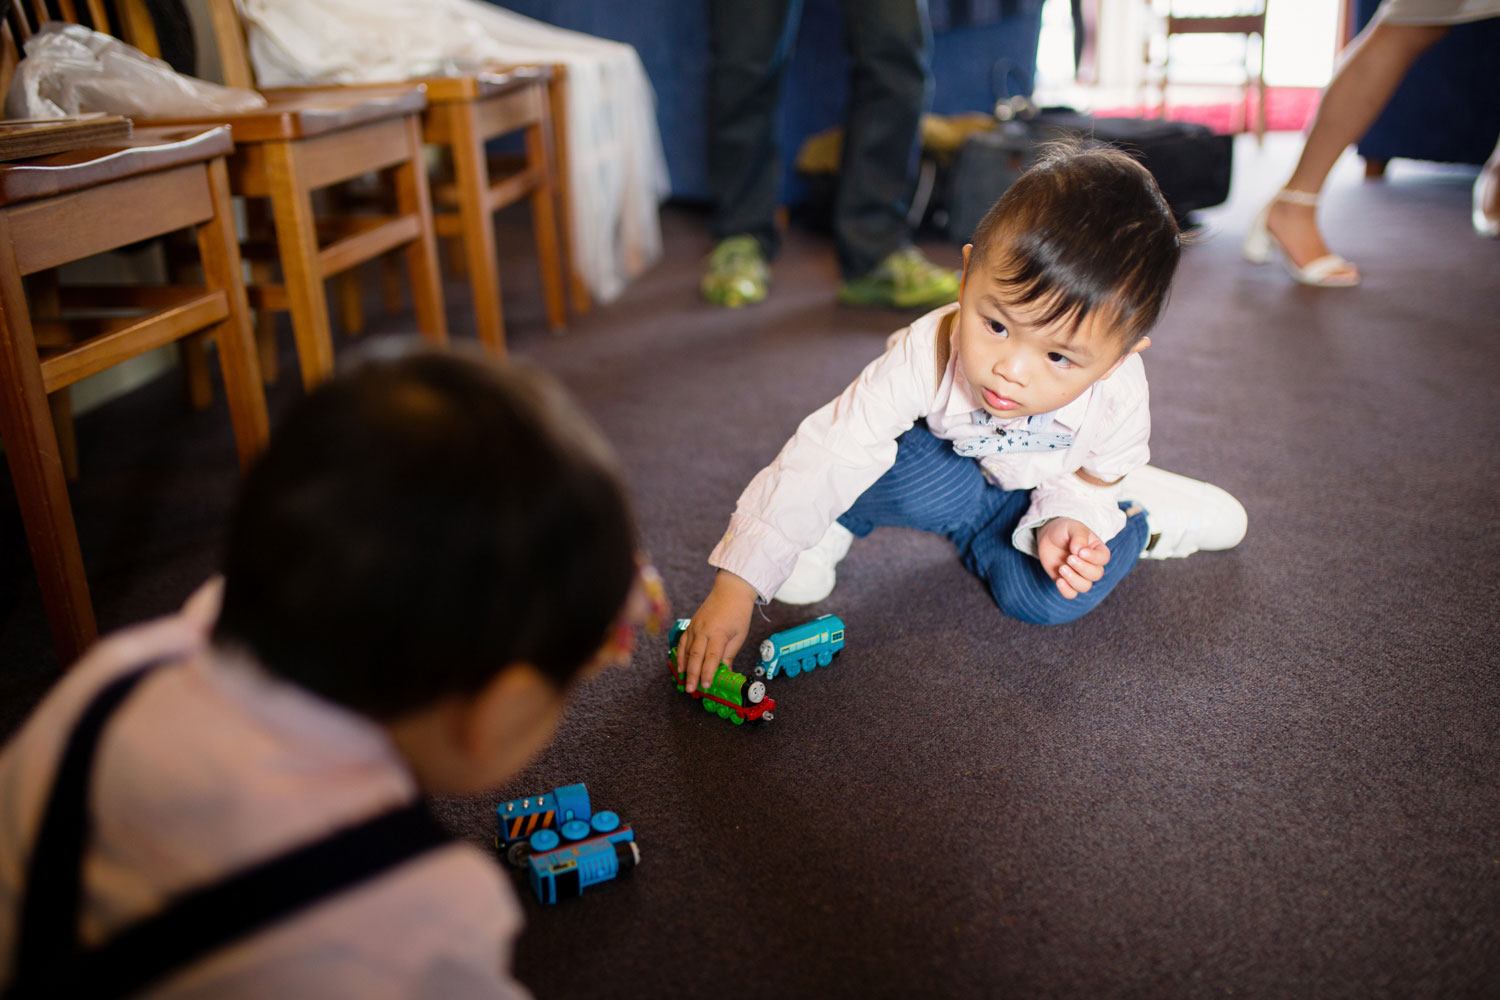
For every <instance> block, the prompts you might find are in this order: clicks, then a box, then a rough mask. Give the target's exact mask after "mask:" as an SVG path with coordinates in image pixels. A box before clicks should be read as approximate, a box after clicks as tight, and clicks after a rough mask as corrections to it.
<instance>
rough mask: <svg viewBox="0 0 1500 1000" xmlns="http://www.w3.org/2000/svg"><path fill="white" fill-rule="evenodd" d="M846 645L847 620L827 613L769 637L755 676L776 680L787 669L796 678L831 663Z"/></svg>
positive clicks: (787, 673)
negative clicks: (804, 672) (845, 627)
mask: <svg viewBox="0 0 1500 1000" xmlns="http://www.w3.org/2000/svg"><path fill="white" fill-rule="evenodd" d="M843 648H844V619H842V618H840V617H839V616H838V615H823V616H822V617H820V618H814V619H813V620H812V621H810V622H803V623H802V624H801V625H793V626H792V627H791V628H788V629H782V630H781V631H780V632H772V633H771V634H770V635H768V636H766V638H765V640H764V641H763V642H762V643H761V644H760V662H759V663H757V664H756V666H755V676H757V677H765V678H766V679H767V680H773V679H774V678H775V677H776V675H777V674H779V673H782V672H785V673H786V675H787V676H788V677H796V676H797V675H798V674H800V673H802V672H803V671H804V670H813V669H815V668H817V667H826V666H828V664H830V663H832V662H833V658H834V656H835V655H837V654H838V652H839V651H840V650H842V649H843Z"/></svg>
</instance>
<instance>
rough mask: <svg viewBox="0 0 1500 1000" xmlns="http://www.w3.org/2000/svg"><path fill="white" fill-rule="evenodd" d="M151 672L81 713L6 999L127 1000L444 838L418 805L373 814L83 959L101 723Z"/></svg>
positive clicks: (190, 897)
mask: <svg viewBox="0 0 1500 1000" xmlns="http://www.w3.org/2000/svg"><path fill="white" fill-rule="evenodd" d="M155 666H157V664H151V665H149V666H146V667H142V668H140V669H138V670H135V671H132V672H131V673H129V674H126V675H124V676H121V677H119V678H117V679H115V680H114V681H112V682H110V683H109V684H108V685H106V686H105V687H104V688H102V689H101V690H100V691H99V692H98V694H96V695H95V696H94V700H93V701H92V702H91V703H90V704H89V706H88V707H87V708H86V709H85V710H84V712H83V714H82V715H81V716H80V717H79V720H78V723H77V724H76V725H75V727H74V729H73V733H72V735H71V736H70V737H69V740H68V745H67V747H66V749H65V750H64V751H63V755H62V758H61V761H60V763H59V765H58V771H57V777H56V779H55V780H54V782H53V786H52V793H51V795H50V797H49V799H48V802H47V807H46V811H45V813H44V814H43V818H42V824H41V826H40V828H39V831H38V834H37V839H36V843H35V844H34V845H33V847H32V852H31V861H30V864H29V865H28V868H27V878H26V886H25V889H24V894H23V899H22V904H21V914H20V929H19V934H18V937H17V946H16V951H15V963H14V964H15V976H14V978H13V980H12V982H11V984H10V986H9V987H8V988H7V989H6V990H5V992H4V994H3V997H4V1000H20V998H23V997H32V996H88V997H116V996H126V995H129V994H131V993H134V992H136V991H137V990H140V989H141V988H143V987H145V986H148V985H150V984H151V983H153V982H155V981H156V980H158V979H160V978H161V977H162V976H164V975H166V974H167V973H169V972H172V971H174V970H176V969H179V968H182V967H184V966H186V965H188V964H190V963H191V962H193V961H195V960H196V959H199V958H202V957H203V956H205V955H207V954H209V953H211V952H213V951H214V950H215V949H218V948H221V947H223V946H225V945H227V944H230V943H232V942H233V941H235V940H237V939H239V938H241V937H244V936H246V935H248V934H251V933H254V932H255V931H258V930H261V929H263V928H265V927H267V926H269V925H270V924H272V923H274V922H275V921H277V920H279V919H281V918H283V917H286V916H289V915H291V914H292V913H294V912H296V911H298V910H301V909H303V908H305V907H307V906H310V905H312V904H314V903H316V902H318V901H319V900H322V899H325V898H327V897H329V896H332V895H333V894H335V893H337V892H340V891H342V890H343V889H346V888H349V887H350V886H353V885H355V884H357V883H359V882H362V881H364V880H365V879H367V878H370V877H371V876H374V875H377V874H379V873H381V872H383V871H385V870H387V869H389V868H392V867H394V866H395V865H398V864H400V863H401V862H403V861H405V860H407V859H409V858H411V857H414V856H415V855H418V854H421V853H423V852H426V851H428V850H431V849H433V848H435V847H440V846H442V845H444V844H449V843H451V842H452V839H453V838H452V837H451V835H450V834H448V833H447V832H446V831H445V830H443V828H442V827H441V826H439V825H438V823H437V821H436V820H434V819H433V818H432V814H431V813H430V812H429V811H428V808H427V804H426V802H425V801H417V802H414V803H412V804H411V805H408V806H404V807H402V808H399V809H394V810H391V811H389V812H386V813H382V814H381V815H378V816H376V817H374V818H373V819H369V820H366V821H364V822H361V823H358V824H356V825H354V826H351V827H348V828H345V829H343V830H339V831H335V832H334V833H332V834H330V835H329V836H327V837H324V838H321V839H319V840H316V841H314V842H312V843H310V844H307V845H305V846H302V847H298V848H294V849H292V850H291V851H289V852H287V853H285V854H282V855H280V856H277V857H273V858H271V859H269V860H267V861H263V862H260V863H259V864H255V865H252V866H250V867H249V868H246V869H242V870H241V871H239V872H236V873H234V874H231V875H229V876H228V877H226V878H225V879H223V880H222V881H220V882H217V883H214V884H212V885H209V886H205V887H203V888H200V889H196V890H192V891H189V892H187V893H185V894H183V895H181V896H179V897H177V898H176V899H174V900H172V901H170V902H169V903H168V904H167V907H166V909H165V910H163V911H162V912H160V913H158V914H156V915H154V916H151V917H147V918H145V919H143V920H141V921H140V922H139V923H136V924H133V925H131V926H130V927H127V928H126V929H125V930H123V931H121V932H120V933H118V934H116V935H115V936H114V937H112V938H110V939H109V940H108V941H106V942H104V944H102V945H100V946H99V947H98V948H95V949H93V950H90V951H85V950H83V947H82V945H81V943H80V942H79V939H78V922H79V921H78V918H79V911H80V910H81V908H82V902H83V892H82V868H83V857H84V848H85V846H86V845H87V842H88V834H89V830H90V826H91V824H90V821H89V815H88V802H89V787H90V785H91V783H92V781H91V777H92V772H93V760H94V756H95V751H96V750H97V749H98V744H99V737H100V734H101V733H102V732H103V729H104V725H105V723H106V722H107V721H108V720H109V717H110V715H111V714H112V713H113V712H114V710H115V709H116V708H118V707H119V706H120V703H121V702H123V701H124V700H125V698H126V697H127V696H128V695H129V694H130V692H131V691H132V690H133V689H134V688H135V685H136V684H137V683H139V682H140V680H141V679H142V678H143V677H144V676H145V675H146V674H147V672H149V671H150V670H151V669H152V668H153V667H155Z"/></svg>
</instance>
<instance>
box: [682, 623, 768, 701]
mask: <svg viewBox="0 0 1500 1000" xmlns="http://www.w3.org/2000/svg"><path fill="white" fill-rule="evenodd" d="M691 620H692V619H689V618H679V619H677V622H676V624H674V625H673V626H672V629H671V631H669V632H668V633H667V670H668V671H670V672H671V674H672V682H673V683H674V684H676V685H677V690H679V691H683V692H686V691H687V683H686V681H685V680H684V678H683V675H682V672H681V671H680V670H678V669H677V640H678V639H680V638H681V637H682V633H683V631H684V630H685V629H686V628H687V627H688V622H690V621H691ZM691 694H692V696H693V697H694V698H697V699H699V700H701V701H702V702H703V708H704V710H705V711H709V712H713V713H715V714H716V715H718V716H719V718H721V719H728V720H729V721H730V722H733V723H734V724H735V725H736V726H742V725H744V724H745V723H746V722H770V721H771V720H772V719H773V718H775V716H773V715H772V714H771V709H773V708H775V707H776V700H775V699H774V698H772V697H771V696H770V695H769V694H767V693H766V685H765V683H764V682H763V681H760V680H757V679H754V678H750V677H746V676H745V675H744V674H741V673H736V672H735V671H734V670H733V669H732V668H731V667H730V666H729V664H727V663H720V664H719V669H717V670H715V671H714V678H713V680H712V681H711V682H710V683H709V685H708V686H707V687H700V688H699V689H698V690H696V691H693V692H691Z"/></svg>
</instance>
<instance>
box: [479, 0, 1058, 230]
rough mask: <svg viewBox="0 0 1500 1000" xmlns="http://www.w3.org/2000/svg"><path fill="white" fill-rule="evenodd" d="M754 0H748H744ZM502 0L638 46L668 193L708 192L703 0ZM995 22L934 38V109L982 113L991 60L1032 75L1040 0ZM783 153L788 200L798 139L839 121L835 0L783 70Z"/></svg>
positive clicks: (815, 0)
mask: <svg viewBox="0 0 1500 1000" xmlns="http://www.w3.org/2000/svg"><path fill="white" fill-rule="evenodd" d="M747 2H751V0H747ZM499 6H502V7H505V8H507V9H508V10H513V11H515V12H516V13H518V14H525V15H526V16H528V17H534V18H537V19H538V20H542V21H547V22H549V23H551V24H557V25H561V26H562V27H565V28H573V29H575V30H578V31H585V32H588V33H589V34H591V35H598V36H600V37H603V38H613V39H616V40H618V41H622V42H629V43H630V44H631V45H634V46H635V47H636V50H637V51H638V52H639V53H640V55H641V61H642V62H643V63H644V64H645V66H646V72H647V74H648V75H649V76H650V77H651V83H652V86H654V87H655V88H656V97H657V121H658V123H659V125H660V127H661V134H662V144H663V146H664V147H665V149H666V155H667V164H668V166H669V167H670V168H671V172H672V194H673V196H674V197H678V198H687V199H693V200H707V199H708V198H709V189H708V176H707V170H706V168H705V164H704V142H705V140H704V120H703V119H704V100H705V97H704V88H705V86H706V81H707V74H708V14H707V10H706V8H705V5H704V3H703V2H702V0H629V2H623V3H622V2H619V0H505V2H503V3H500V4H499ZM1014 6H1015V7H1016V8H1017V12H1016V13H1015V14H1013V15H1011V16H1009V17H1006V18H1004V19H1002V20H1000V21H998V22H996V23H989V24H983V25H978V26H969V27H962V28H955V29H952V30H949V31H945V32H941V33H939V34H938V35H937V36H936V37H935V39H934V59H933V71H934V76H935V78H936V86H935V88H934V93H933V110H934V111H937V112H939V113H942V114H950V113H953V112H958V111H983V110H988V109H989V108H990V107H991V106H992V105H993V104H994V97H993V96H992V90H991V79H992V77H993V75H994V67H995V64H996V62H997V61H1002V60H1003V61H1005V62H1006V63H1007V64H1013V65H1014V66H1015V67H1016V68H1017V70H1018V72H1019V75H1020V76H1021V78H1023V79H1024V80H1027V81H1030V80H1032V79H1034V78H1035V76H1036V48H1037V39H1038V37H1039V36H1040V33H1041V10H1040V4H1039V3H1017V4H1015V5H1014ZM788 73H789V76H788V78H787V88H786V101H785V104H784V121H783V128H782V139H783V142H782V151H783V159H784V161H785V162H786V163H787V183H786V194H787V200H789V201H796V200H798V197H799V196H800V192H801V188H800V185H798V184H797V183H796V181H795V178H793V176H792V173H791V166H790V164H791V160H792V157H793V156H795V155H796V151H797V147H798V146H800V145H801V142H802V140H803V139H804V138H805V137H806V136H808V135H811V134H812V133H814V132H818V131H821V130H822V129H825V128H827V127H828V126H830V125H836V124H839V123H840V122H841V121H842V119H843V111H844V103H845V100H846V99H847V95H848V86H847V77H848V59H847V57H846V56H845V54H844V45H843V16H842V14H841V12H840V6H839V3H838V0H806V9H805V11H804V13H803V18H802V27H801V31H800V33H799V35H798V38H797V51H796V54H795V55H794V56H793V58H792V64H791V67H790V69H789V70H788Z"/></svg>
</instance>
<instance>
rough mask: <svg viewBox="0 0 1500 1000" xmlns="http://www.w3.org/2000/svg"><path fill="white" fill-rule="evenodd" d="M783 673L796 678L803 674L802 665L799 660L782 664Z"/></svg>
mask: <svg viewBox="0 0 1500 1000" xmlns="http://www.w3.org/2000/svg"><path fill="white" fill-rule="evenodd" d="M781 672H782V673H784V674H786V675H787V676H788V677H796V676H797V675H798V674H800V673H802V663H801V662H800V661H798V660H786V661H784V662H783V663H782V664H781Z"/></svg>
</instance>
